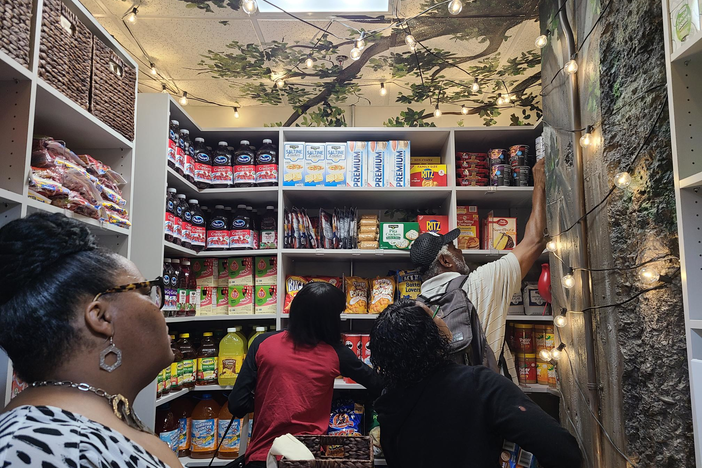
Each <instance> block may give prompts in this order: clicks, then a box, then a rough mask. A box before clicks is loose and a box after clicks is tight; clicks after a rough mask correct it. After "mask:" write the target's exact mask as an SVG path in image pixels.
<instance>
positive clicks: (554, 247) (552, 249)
mask: <svg viewBox="0 0 702 468" xmlns="http://www.w3.org/2000/svg"><path fill="white" fill-rule="evenodd" d="M546 250H548V251H549V252H555V251H556V250H558V244H556V241H555V240H553V239H549V240H548V241H546Z"/></svg>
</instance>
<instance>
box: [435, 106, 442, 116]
mask: <svg viewBox="0 0 702 468" xmlns="http://www.w3.org/2000/svg"><path fill="white" fill-rule="evenodd" d="M434 117H441V109H439V105H438V104H437V105H436V108H435V109H434Z"/></svg>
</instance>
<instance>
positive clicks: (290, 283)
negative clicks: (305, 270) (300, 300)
mask: <svg viewBox="0 0 702 468" xmlns="http://www.w3.org/2000/svg"><path fill="white" fill-rule="evenodd" d="M306 284H307V278H305V277H304V276H288V277H287V278H286V279H285V305H284V306H283V313H285V314H289V313H290V305H291V304H292V301H293V299H295V295H296V294H297V293H298V292H300V289H302V288H303V287H304V286H305V285H306Z"/></svg>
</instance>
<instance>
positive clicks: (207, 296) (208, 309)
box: [195, 286, 217, 316]
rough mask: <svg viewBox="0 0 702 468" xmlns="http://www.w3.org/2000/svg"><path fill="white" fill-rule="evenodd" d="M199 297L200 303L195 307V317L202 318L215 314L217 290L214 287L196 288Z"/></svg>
mask: <svg viewBox="0 0 702 468" xmlns="http://www.w3.org/2000/svg"><path fill="white" fill-rule="evenodd" d="M197 290H198V293H199V296H200V302H199V304H198V306H197V309H195V315H198V316H204V315H214V313H215V308H214V304H215V301H216V297H217V288H216V287H204V286H203V287H200V286H198V288H197Z"/></svg>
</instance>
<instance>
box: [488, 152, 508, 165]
mask: <svg viewBox="0 0 702 468" xmlns="http://www.w3.org/2000/svg"><path fill="white" fill-rule="evenodd" d="M488 157H489V158H490V165H495V164H507V163H508V162H509V152H508V151H507V150H506V149H491V150H490V151H488Z"/></svg>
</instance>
